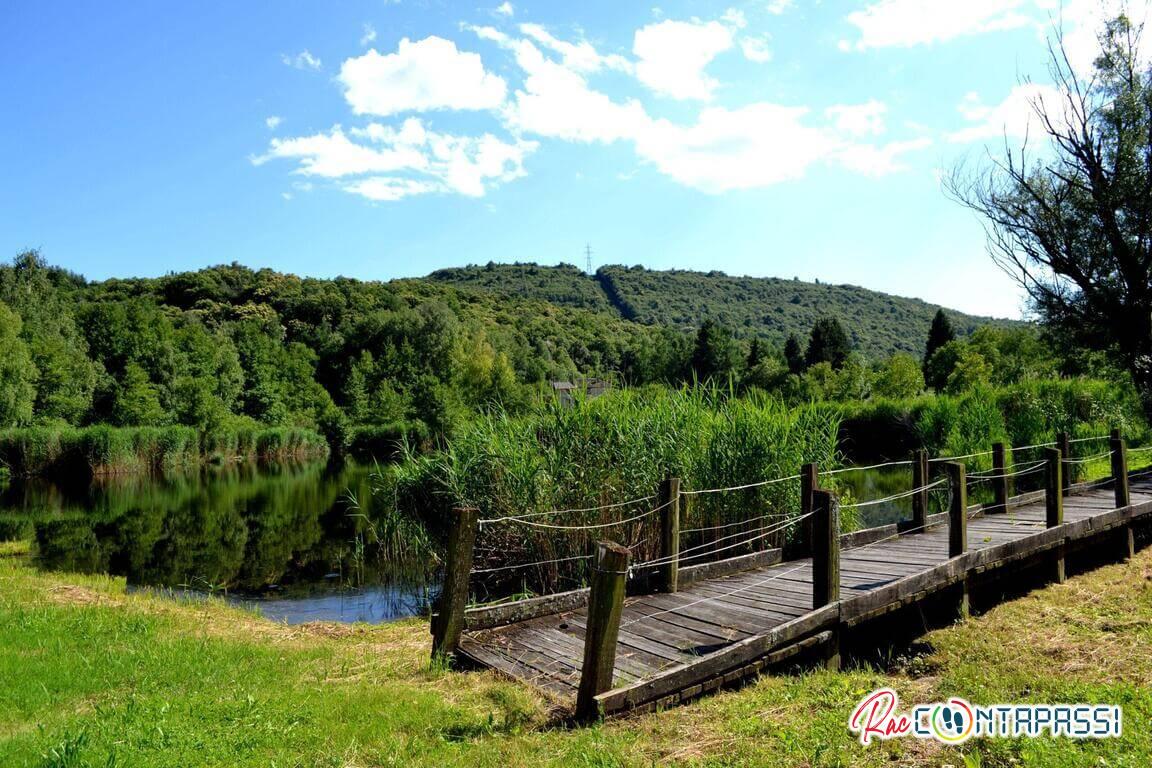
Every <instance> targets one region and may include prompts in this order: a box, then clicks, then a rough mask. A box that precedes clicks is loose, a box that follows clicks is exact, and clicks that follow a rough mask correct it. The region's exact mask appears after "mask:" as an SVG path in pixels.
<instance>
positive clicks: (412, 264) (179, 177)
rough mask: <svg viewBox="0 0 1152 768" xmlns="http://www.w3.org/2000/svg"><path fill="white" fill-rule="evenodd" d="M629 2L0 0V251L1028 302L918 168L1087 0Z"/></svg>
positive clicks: (1017, 79)
mask: <svg viewBox="0 0 1152 768" xmlns="http://www.w3.org/2000/svg"><path fill="white" fill-rule="evenodd" d="M624 6H625V4H623V3H619V2H601V1H600V0H590V1H588V2H582V3H555V2H548V3H543V2H514V3H504V4H503V5H500V4H498V3H495V2H487V3H485V2H483V0H480V1H479V2H469V3H452V2H432V1H431V0H428V1H426V2H417V1H416V0H400V1H399V2H385V0H371V1H367V0H365V1H363V2H340V3H321V2H303V1H301V0H295V1H291V2H289V1H284V0H281V1H278V2H271V1H268V2H255V1H248V2H243V3H235V2H207V1H204V2H195V3H193V2H183V3H177V2H169V3H129V2H124V3H96V2H88V1H87V0H71V1H70V2H62V1H49V0H45V1H44V2H22V3H15V2H11V3H6V4H5V5H4V9H3V10H0V32H2V35H3V37H2V39H3V42H4V44H3V45H0V70H2V71H3V72H4V73H5V74H4V76H3V78H2V79H0V100H2V103H3V104H4V105H5V107H6V109H5V119H4V120H2V121H0V163H2V167H3V168H4V169H5V173H4V176H5V182H6V183H4V184H3V185H0V255H2V256H3V257H4V258H8V257H10V256H13V255H15V254H16V253H17V252H18V251H20V250H22V249H24V248H29V247H38V248H40V249H41V250H42V252H43V254H44V256H45V257H46V258H47V259H48V260H49V261H51V262H53V263H56V264H60V265H62V266H65V267H68V268H70V269H73V270H76V271H79V272H81V273H83V274H85V275H87V276H88V277H90V278H94V279H101V278H106V277H110V276H130V275H159V274H163V273H165V272H168V271H173V270H184V269H195V268H198V267H202V266H206V265H210V264H217V263H224V262H230V261H239V262H242V263H245V264H248V265H251V266H254V267H259V266H270V267H273V268H276V269H280V270H284V271H290V272H296V273H300V274H306V275H315V276H321V277H326V276H334V275H337V274H343V275H348V276H353V277H359V278H365V279H388V278H392V277H402V276H414V275H421V274H425V273H427V272H429V271H430V270H432V269H436V268H439V267H445V266H453V265H461V264H467V263H484V262H487V261H489V260H495V261H517V260H521V261H539V262H542V263H556V262H559V261H568V262H571V263H578V264H581V265H583V250H584V245H585V243H591V245H592V249H593V261H594V266H596V265H599V264H604V263H623V264H644V265H645V266H648V267H651V268H657V269H664V268H684V269H700V270H709V269H720V270H724V271H726V272H728V273H730V274H750V275H775V276H781V277H789V278H790V277H793V276H798V277H800V278H802V279H808V280H811V279H814V278H815V279H819V280H821V281H823V282H833V283H854V284H858V285H863V286H866V287H868V288H874V289H878V290H883V291H888V292H891V293H896V294H901V295H908V296H918V297H921V298H924V299H927V300H929V301H932V302H936V303H941V304H944V305H947V306H952V307H956V308H959V309H963V310H966V311H971V312H979V313H984V314H994V315H999V316H1016V315H1018V314H1019V313H1020V310H1021V297H1020V294H1019V291H1018V290H1017V289H1016V287H1015V285H1014V284H1013V282H1012V281H1011V280H1010V279H1009V278H1008V277H1007V276H1005V275H1004V274H1003V273H1001V272H1000V271H999V270H998V269H997V268H996V267H995V266H994V265H993V264H992V263H991V261H990V259H989V258H988V257H987V255H986V254H985V251H984V236H983V231H982V228H981V225H980V222H979V221H978V220H977V219H975V218H974V217H973V216H972V214H970V213H968V212H967V211H965V210H963V209H962V208H960V207H959V206H958V205H957V204H956V203H954V202H952V201H950V200H949V199H947V198H946V197H945V195H944V194H943V192H942V189H941V185H940V181H939V178H940V174H941V172H942V171H947V170H948V169H951V168H953V167H955V166H956V164H957V163H959V162H962V161H964V160H965V159H967V161H968V162H969V163H980V162H983V161H984V159H985V157H986V152H987V148H991V149H993V150H994V149H995V148H996V147H997V146H998V145H1001V144H1002V142H1003V140H1004V136H1005V134H1007V135H1008V136H1009V138H1010V139H1012V140H1014V141H1018V138H1017V137H1019V136H1021V135H1023V130H1024V127H1025V126H1026V125H1027V120H1028V118H1027V116H1028V111H1029V109H1028V103H1029V99H1030V98H1034V97H1036V96H1040V97H1052V96H1053V94H1054V93H1055V92H1054V91H1053V90H1052V89H1051V87H1050V86H1049V85H1047V73H1046V65H1045V48H1044V45H1045V35H1046V33H1047V32H1048V31H1049V30H1050V25H1051V22H1052V19H1053V18H1054V17H1055V16H1057V15H1060V14H1062V18H1063V24H1064V29H1065V33H1066V35H1067V39H1068V42H1069V46H1070V50H1071V52H1072V53H1073V56H1074V59H1075V60H1076V62H1077V65H1078V66H1081V67H1085V68H1086V67H1087V66H1088V62H1090V61H1091V51H1092V35H1093V30H1094V28H1095V25H1096V24H1097V23H1098V19H1099V15H1100V11H1099V9H1098V4H1097V3H1095V2H1092V1H1091V0H1066V2H1065V3H1064V4H1063V6H1061V5H1060V4H1059V3H1058V2H1056V0H966V2H964V3H958V2H952V0H947V1H946V0H876V1H875V2H858V3H849V2H816V3H813V2H804V1H803V0H793V2H787V1H786V0H755V1H754V2H727V3H723V2H721V3H705V2H663V1H662V2H660V3H659V6H658V7H655V6H653V5H652V4H651V3H645V4H641V3H634V4H627V6H626V7H624ZM1141 8H1143V6H1141ZM1137 15H1138V16H1139V14H1137ZM1026 76H1031V77H1032V78H1033V82H1032V83H1025V82H1024V81H1023V78H1025V77H1026Z"/></svg>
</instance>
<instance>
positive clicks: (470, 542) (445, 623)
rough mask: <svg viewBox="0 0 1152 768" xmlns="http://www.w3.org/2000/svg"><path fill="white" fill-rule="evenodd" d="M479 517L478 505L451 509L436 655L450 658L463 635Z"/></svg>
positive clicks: (435, 624)
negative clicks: (476, 506)
mask: <svg viewBox="0 0 1152 768" xmlns="http://www.w3.org/2000/svg"><path fill="white" fill-rule="evenodd" d="M477 517H478V515H477V510H476V508H475V507H455V508H454V509H453V510H452V522H451V527H450V528H449V530H448V549H447V557H446V560H445V563H444V586H443V587H442V588H441V590H440V597H439V598H438V599H437V601H436V606H435V607H434V609H433V613H432V622H431V624H432V657H433V658H451V657H453V656H455V654H456V650H457V649H458V648H459V647H460V635H461V633H463V631H464V628H465V621H464V611H465V610H466V609H467V608H468V581H469V576H470V575H471V573H472V554H473V551H474V550H475V547H476V522H477Z"/></svg>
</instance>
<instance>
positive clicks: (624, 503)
mask: <svg viewBox="0 0 1152 768" xmlns="http://www.w3.org/2000/svg"><path fill="white" fill-rule="evenodd" d="M655 498H656V497H655V496H642V497H640V498H637V499H630V500H629V501H617V502H615V503H612V504H601V505H600V506H598V507H580V508H576V509H553V510H549V511H547V512H526V513H524V514H523V515H505V516H504V517H493V518H489V519H487V520H481V521H479V522H480V524H481V525H485V524H489V525H491V524H492V523H505V522H515V521H519V520H528V519H530V518H534V517H547V516H549V515H570V514H579V513H584V512H603V511H605V510H608V509H618V508H620V507H630V506H633V505H635V504H644V503H646V502H649V501H652V500H654V499H655Z"/></svg>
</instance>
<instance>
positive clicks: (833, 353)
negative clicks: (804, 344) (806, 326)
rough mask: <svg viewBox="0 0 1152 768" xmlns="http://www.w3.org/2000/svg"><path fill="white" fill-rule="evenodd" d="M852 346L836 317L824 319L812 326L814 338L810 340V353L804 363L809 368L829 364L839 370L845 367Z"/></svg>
mask: <svg viewBox="0 0 1152 768" xmlns="http://www.w3.org/2000/svg"><path fill="white" fill-rule="evenodd" d="M851 352H852V345H851V344H850V343H849V341H848V334H847V333H845V332H844V326H842V325H840V321H839V320H837V319H836V318H834V317H822V318H820V319H819V320H817V321H816V323H815V324H814V325H813V326H812V336H811V337H810V338H809V339H808V352H807V354H805V356H804V363H805V364H806V365H808V366H813V365H816V364H817V363H828V364H829V365H831V366H832V367H833V368H835V369H837V370H839V369H840V368H843V367H844V363H845V362H846V361H847V360H848V355H849V354H851Z"/></svg>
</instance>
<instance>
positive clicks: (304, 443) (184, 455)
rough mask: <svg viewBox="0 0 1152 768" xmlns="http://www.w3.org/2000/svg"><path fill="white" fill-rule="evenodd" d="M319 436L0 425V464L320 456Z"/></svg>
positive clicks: (18, 469) (25, 466)
mask: <svg viewBox="0 0 1152 768" xmlns="http://www.w3.org/2000/svg"><path fill="white" fill-rule="evenodd" d="M327 453H328V444H327V442H326V441H325V439H324V437H323V436H322V435H321V434H319V433H318V432H316V431H315V430H311V429H303V428H297V427H262V426H254V427H246V426H245V427H236V428H229V429H221V430H217V431H214V432H211V433H205V434H199V433H198V432H197V431H196V430H195V429H193V428H191V427H182V426H168V427H111V426H107V425H102V424H100V425H95V426H91V427H26V428H21V429H5V430H0V466H3V467H5V468H6V469H8V470H9V471H10V472H11V473H12V474H16V475H20V476H25V477H27V476H34V475H61V476H63V475H73V474H77V473H88V474H92V475H107V474H122V473H135V472H149V471H155V470H165V469H174V468H178V467H185V466H192V465H195V464H198V463H199V462H201V461H206V460H217V461H228V460H235V459H261V460H271V461H280V460H287V459H303V458H320V457H323V456H326V455H327Z"/></svg>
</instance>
